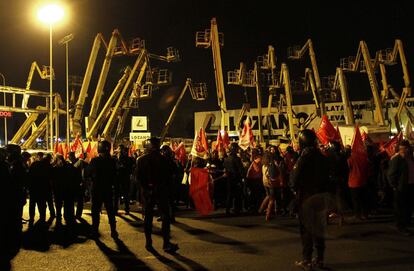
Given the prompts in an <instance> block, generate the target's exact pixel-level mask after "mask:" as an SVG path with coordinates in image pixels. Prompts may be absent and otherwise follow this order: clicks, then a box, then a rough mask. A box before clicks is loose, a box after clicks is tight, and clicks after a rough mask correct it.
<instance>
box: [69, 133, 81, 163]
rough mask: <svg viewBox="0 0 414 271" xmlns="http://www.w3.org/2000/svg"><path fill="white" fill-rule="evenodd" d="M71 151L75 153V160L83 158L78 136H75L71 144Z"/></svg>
mask: <svg viewBox="0 0 414 271" xmlns="http://www.w3.org/2000/svg"><path fill="white" fill-rule="evenodd" d="M71 151H72V152H75V157H76V158H84V157H83V144H82V140H81V138H80V136H79V134H77V135H76V138H75V141H74V142H73V144H72V147H71Z"/></svg>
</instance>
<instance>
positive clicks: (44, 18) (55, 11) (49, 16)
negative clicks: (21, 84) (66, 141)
mask: <svg viewBox="0 0 414 271" xmlns="http://www.w3.org/2000/svg"><path fill="white" fill-rule="evenodd" d="M63 15H64V11H63V8H62V7H61V6H59V5H57V4H55V3H51V4H47V5H45V6H43V7H41V8H40V9H39V10H38V12H37V18H38V19H39V20H40V21H41V22H44V23H46V24H48V25H49V66H50V78H49V79H50V80H49V92H50V93H49V94H50V101H49V120H50V150H51V151H53V81H52V80H53V74H54V72H53V44H52V40H53V36H52V26H53V24H54V23H56V22H58V21H60V20H61V19H62V18H63ZM56 136H58V135H56Z"/></svg>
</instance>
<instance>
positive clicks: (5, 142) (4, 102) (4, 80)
mask: <svg viewBox="0 0 414 271" xmlns="http://www.w3.org/2000/svg"><path fill="white" fill-rule="evenodd" d="M0 76H1V78H2V79H3V87H6V78H5V77H4V75H3V74H2V73H1V72H0ZM3 105H4V107H6V106H7V104H6V92H4V93H3ZM6 145H7V118H6V117H5V118H4V146H6Z"/></svg>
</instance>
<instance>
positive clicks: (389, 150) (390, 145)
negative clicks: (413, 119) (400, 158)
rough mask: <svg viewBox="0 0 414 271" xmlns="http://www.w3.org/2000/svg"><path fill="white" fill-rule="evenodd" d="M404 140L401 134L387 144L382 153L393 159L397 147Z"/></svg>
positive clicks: (381, 148)
mask: <svg viewBox="0 0 414 271" xmlns="http://www.w3.org/2000/svg"><path fill="white" fill-rule="evenodd" d="M401 140H402V133H401V132H400V133H399V134H398V135H395V136H394V137H393V138H391V140H389V141H387V142H385V143H384V144H383V145H382V146H381V147H380V151H382V152H386V153H387V154H388V157H390V158H391V157H392V156H393V155H394V154H395V147H396V146H397V144H398V142H400V141H401Z"/></svg>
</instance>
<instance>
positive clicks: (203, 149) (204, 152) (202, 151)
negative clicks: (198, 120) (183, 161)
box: [191, 128, 208, 159]
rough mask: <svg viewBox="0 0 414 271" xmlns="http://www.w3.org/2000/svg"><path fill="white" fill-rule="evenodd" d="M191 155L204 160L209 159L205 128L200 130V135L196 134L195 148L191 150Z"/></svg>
mask: <svg viewBox="0 0 414 271" xmlns="http://www.w3.org/2000/svg"><path fill="white" fill-rule="evenodd" d="M191 154H192V155H193V156H194V157H200V158H202V159H207V157H208V145H207V139H206V134H205V133H204V130H203V128H200V131H199V133H197V132H196V134H195V137H194V142H193V148H192V149H191Z"/></svg>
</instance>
